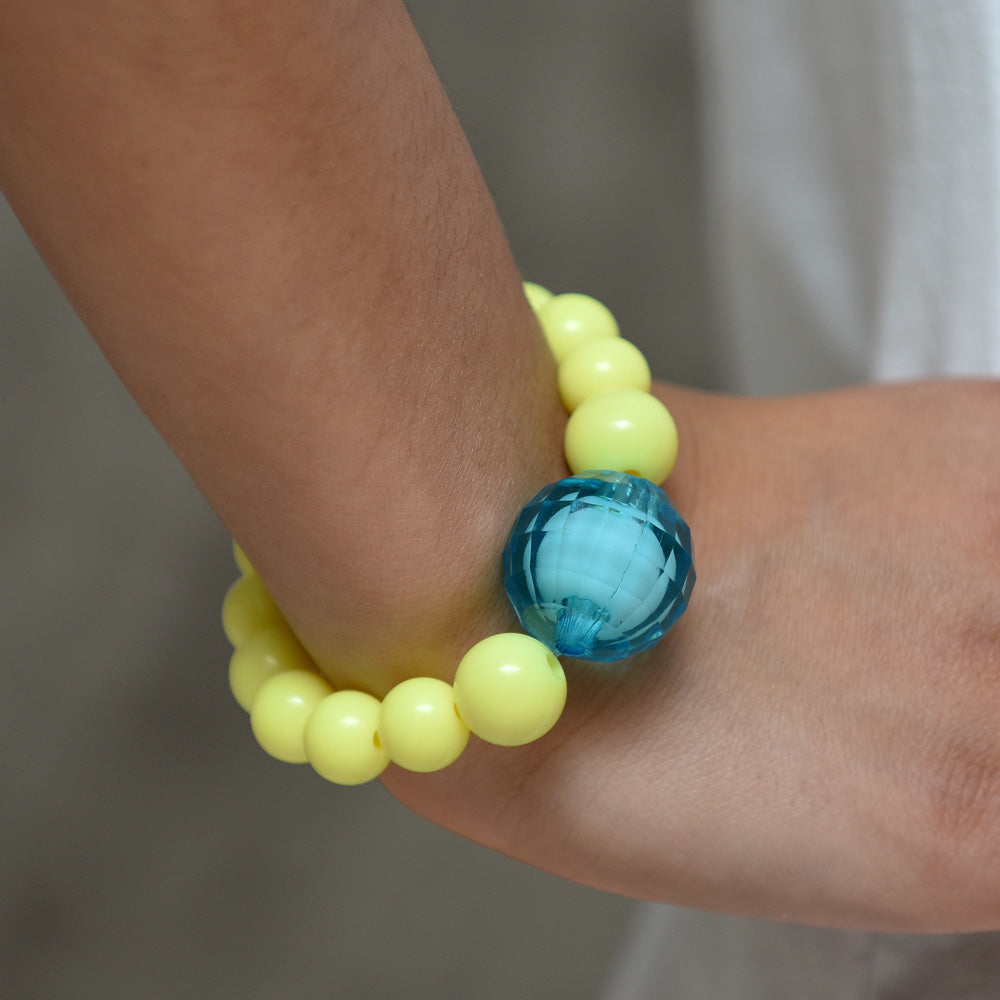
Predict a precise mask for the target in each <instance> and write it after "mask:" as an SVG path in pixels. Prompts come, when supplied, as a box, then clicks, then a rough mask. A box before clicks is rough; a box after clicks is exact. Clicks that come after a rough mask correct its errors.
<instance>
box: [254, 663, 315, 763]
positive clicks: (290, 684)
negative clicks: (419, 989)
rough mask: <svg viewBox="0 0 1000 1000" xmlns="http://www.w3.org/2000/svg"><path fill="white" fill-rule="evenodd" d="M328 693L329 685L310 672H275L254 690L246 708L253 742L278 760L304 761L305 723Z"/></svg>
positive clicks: (287, 761) (289, 761) (288, 761)
mask: <svg viewBox="0 0 1000 1000" xmlns="http://www.w3.org/2000/svg"><path fill="white" fill-rule="evenodd" d="M332 692H333V688H331V687H330V685H329V684H328V683H327V682H326V681H325V680H324V679H323V678H322V677H320V675H319V674H316V673H313V672H312V671H307V670H286V671H283V672H282V673H280V674H275V676H274V677H272V678H271V679H270V680H269V681H267V682H266V683H265V684H264V686H263V687H262V688H261V689H260V691H258V692H257V697H256V698H255V699H254V702H253V707H252V708H251V709H250V726H251V728H252V729H253V734H254V736H255V737H256V738H257V742H258V743H259V744H260V745H261V746H262V747H263V748H264V749H265V750H266V751H267V752H268V753H269V754H270V755H271V756H272V757H277V759H278V760H283V761H285V762H286V763H288V764H304V763H305V762H306V759H307V758H306V748H305V742H304V737H305V728H306V723H307V722H308V721H309V716H310V715H312V713H313V709H315V708H316V706H317V705H318V704H319V703H320V702H321V701H322V700H323V699H324V698H325V697H326V696H327V695H328V694H331V693H332Z"/></svg>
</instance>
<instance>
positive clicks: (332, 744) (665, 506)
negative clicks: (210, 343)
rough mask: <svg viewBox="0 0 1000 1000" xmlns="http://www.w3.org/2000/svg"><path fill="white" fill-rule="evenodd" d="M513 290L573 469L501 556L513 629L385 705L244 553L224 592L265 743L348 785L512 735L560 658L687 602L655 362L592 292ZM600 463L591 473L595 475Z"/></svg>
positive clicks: (657, 631) (246, 702) (557, 680)
mask: <svg viewBox="0 0 1000 1000" xmlns="http://www.w3.org/2000/svg"><path fill="white" fill-rule="evenodd" d="M524 291H525V295H526V296H527V298H528V301H529V303H530V304H531V307H532V309H533V310H534V312H535V315H536V317H537V319H538V321H539V325H540V326H541V328H542V331H543V332H544V334H545V337H546V340H547V341H548V344H549V347H550V348H551V350H552V353H553V354H554V356H555V358H556V361H557V362H558V372H559V393H560V396H561V398H562V400H563V403H564V404H565V406H566V409H567V410H568V411H569V413H570V416H569V419H568V421H567V424H566V437H565V451H566V461H567V464H568V466H569V468H570V471H571V472H572V473H573V474H572V475H571V476H569V477H568V478H566V479H562V480H560V481H559V482H557V483H553V484H551V485H549V486H546V487H545V489H543V490H542V491H541V492H540V493H538V495H537V496H535V497H534V499H532V500H531V501H530V502H529V503H528V505H527V506H526V507H525V508H524V509H523V510H522V511H521V513H520V514H519V515H518V518H517V520H516V522H515V524H514V527H513V529H512V531H511V534H510V538H509V540H508V542H507V545H506V547H505V548H504V552H503V566H504V584H505V588H506V591H507V595H508V597H509V598H510V601H511V604H512V605H513V607H514V610H515V612H516V613H517V616H518V619H519V620H520V622H521V625H522V626H523V627H524V629H525V631H526V632H527V633H529V634H528V635H524V634H521V633H501V634H499V635H492V636H489V637H488V638H486V639H483V640H482V641H481V642H478V643H477V644H476V645H475V646H473V647H472V649H470V650H469V651H468V652H467V653H466V654H465V656H464V657H462V660H461V661H460V663H459V665H458V668H457V670H456V672H455V676H454V680H453V682H452V683H451V684H448V683H446V682H445V681H442V680H439V679H437V678H435V677H413V678H410V679H409V680H405V681H403V682H401V683H400V684H397V685H396V686H395V687H394V688H392V690H391V691H389V693H388V694H387V695H386V696H385V697H384V698H383V699H382V700H381V701H379V700H378V699H377V698H374V697H372V696H371V695H369V694H366V693H365V692H362V691H348V690H340V691H334V690H333V688H332V687H331V685H330V684H329V683H328V682H327V680H326V678H325V677H323V675H322V674H321V672H320V670H319V668H318V667H317V666H316V664H315V663H314V662H313V661H312V659H311V657H310V656H309V654H308V653H307V652H306V650H305V649H304V648H303V646H302V645H301V643H300V642H299V641H298V639H297V638H296V637H295V635H294V634H293V632H292V630H291V628H290V627H289V625H288V623H287V622H286V621H285V618H284V616H283V615H282V613H281V611H280V610H279V608H278V607H277V605H276V604H275V602H274V600H273V599H272V598H271V595H270V594H269V593H268V591H267V588H266V587H265V585H264V583H263V581H262V580H261V578H260V576H259V575H258V574H257V573H256V571H255V570H254V568H253V566H252V565H251V564H250V562H249V561H248V559H247V557H246V555H245V554H244V552H243V550H242V549H241V548H240V546H239V545H237V544H236V542H235V541H234V542H233V553H234V556H235V559H236V563H237V566H238V568H239V570H240V572H241V575H240V577H239V579H237V581H236V582H235V583H234V584H233V585H232V586H231V587H230V588H229V590H228V591H227V593H226V597H225V600H224V601H223V605H222V625H223V629H224V631H225V633H226V637H227V638H228V639H229V641H230V642H231V643H232V645H233V647H234V652H233V655H232V659H231V660H230V664H229V683H230V687H231V689H232V692H233V695H234V696H235V698H236V700H237V702H239V704H240V705H241V706H242V707H243V708H244V709H246V710H247V711H248V712H249V713H250V723H251V728H252V730H253V733H254V736H255V737H256V739H257V741H258V742H259V743H260V745H261V746H262V747H263V748H264V750H266V751H267V752H268V753H269V754H271V755H272V756H274V757H276V758H278V759H279V760H282V761H287V762H289V763H305V762H308V763H309V764H311V765H312V767H313V768H314V769H315V770H316V771H317V772H318V773H319V774H320V775H322V776H323V777H324V778H326V779H327V780H329V781H332V782H335V783H337V784H342V785H357V784H362V783H364V782H366V781H370V780H371V779H373V778H376V777H378V775H379V774H381V773H382V771H383V770H384V769H385V768H386V766H387V765H388V764H389V762H390V761H391V762H393V763H395V764H398V765H400V766H401V767H404V768H407V769H409V770H411V771H420V772H427V771H436V770H439V769H440V768H443V767H447V766H448V765H449V764H451V763H452V762H453V761H455V760H456V759H457V758H458V756H459V755H460V754H461V753H462V751H463V750H464V749H465V746H466V744H467V742H468V740H469V734H470V733H474V734H475V735H476V736H478V737H479V738H480V739H482V740H485V741H486V742H488V743H493V744H496V745H498V746H506V747H512V746H521V745H524V744H526V743H530V742H532V741H533V740H536V739H538V738H539V737H540V736H543V735H544V734H545V733H547V732H548V731H549V730H550V729H551V728H552V726H554V725H555V723H556V721H557V720H558V719H559V716H560V715H561V714H562V710H563V707H564V705H565V702H566V676H565V674H564V672H563V668H562V665H561V664H560V662H559V659H558V658H557V654H558V655H561V656H568V657H581V658H585V659H588V660H592V661H598V662H611V661H617V660H621V659H623V658H625V657H626V656H629V655H631V654H632V653H636V652H639V651H641V650H644V649H649V648H650V647H651V646H653V645H654V644H655V643H657V642H658V641H659V640H660V639H661V638H662V636H663V635H664V634H665V633H666V631H667V630H668V629H669V628H670V627H671V625H673V624H674V622H675V621H676V620H677V619H678V618H679V617H680V615H681V614H682V613H683V611H684V609H685V608H686V607H687V604H688V600H689V599H690V596H691V591H692V588H693V587H694V582H695V572H694V564H693V562H692V549H691V536H690V532H689V530H688V526H687V525H686V524H685V523H684V521H683V519H682V518H681V517H680V515H679V514H678V513H677V512H676V510H675V509H674V507H673V505H672V504H671V502H670V500H669V499H668V498H667V495H666V494H665V493H664V492H663V490H662V489H660V488H659V486H657V485H656V484H657V483H660V482H662V481H663V480H664V479H665V478H666V477H667V475H668V474H669V472H670V470H671V468H672V467H673V465H674V461H675V459H676V457H677V429H676V426H675V425H674V421H673V418H672V417H671V416H670V413H669V411H668V410H667V408H666V407H665V406H664V405H663V404H662V403H661V402H660V401H659V400H658V399H656V398H655V397H654V396H652V395H651V394H650V392H649V389H650V386H651V384H652V380H651V376H650V371H649V366H648V364H647V363H646V359H645V358H644V357H643V355H642V353H641V352H640V351H639V350H638V348H636V347H635V346H634V345H633V344H631V343H629V342H628V341H626V340H623V339H622V338H621V336H620V334H619V330H618V324H617V322H616V321H615V319H614V317H613V316H612V314H611V313H610V312H609V311H608V309H607V308H606V307H605V306H604V305H602V304H601V303H600V302H598V301H597V300H596V299H592V298H590V297H589V296H586V295H578V294H565V295H553V294H552V293H551V292H549V291H548V290H546V289H544V288H542V287H541V286H540V285H536V284H533V283H530V282H526V283H525V285H524ZM594 470H597V471H594Z"/></svg>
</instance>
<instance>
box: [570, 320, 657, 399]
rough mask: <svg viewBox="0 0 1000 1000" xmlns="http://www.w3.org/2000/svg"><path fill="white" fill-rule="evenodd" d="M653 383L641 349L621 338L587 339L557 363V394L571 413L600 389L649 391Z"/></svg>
mask: <svg viewBox="0 0 1000 1000" xmlns="http://www.w3.org/2000/svg"><path fill="white" fill-rule="evenodd" d="M652 382H653V380H652V376H651V375H650V372H649V365H648V364H647V363H646V359H645V358H644V357H643V355H642V351H640V350H639V348H638V347H636V346H635V344H631V343H629V342H628V341H627V340H622V339H621V337H601V338H600V339H599V340H589V341H587V343H585V344H581V345H580V346H579V347H577V348H575V349H574V350H572V351H570V353H569V354H567V355H566V357H565V358H563V360H562V363H561V364H560V365H559V395H560V396H562V401H563V405H564V406H565V407H566V409H567V410H569V412H570V413H572V412H573V411H574V410H575V409H576V408H577V407H578V406H579V405H580V404H581V403H582V402H583V401H584V400H585V399H587V398H589V397H590V396H596V395H597V394H598V393H599V392H607V391H608V389H639V390H640V391H641V392H649V387H650V386H651V385H652Z"/></svg>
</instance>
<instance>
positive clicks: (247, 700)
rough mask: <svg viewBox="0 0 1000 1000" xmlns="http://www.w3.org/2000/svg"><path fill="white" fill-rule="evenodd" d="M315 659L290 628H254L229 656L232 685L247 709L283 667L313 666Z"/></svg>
mask: <svg viewBox="0 0 1000 1000" xmlns="http://www.w3.org/2000/svg"><path fill="white" fill-rule="evenodd" d="M312 669H313V662H312V658H311V657H310V656H309V654H308V653H307V652H306V651H305V650H304V649H303V648H302V645H301V644H300V643H299V640H298V639H296V638H295V636H294V635H292V633H291V631H290V630H289V629H287V628H269V629H265V630H264V631H263V632H254V633H253V634H252V635H251V636H249V637H248V638H247V639H246V641H245V642H243V643H242V644H241V645H240V646H238V647H237V648H236V649H235V650H234V651H233V655H232V657H231V658H230V660H229V688H230V690H231V691H232V692H233V697H234V698H235V699H236V700H237V702H239V704H240V705H241V706H242V707H243V708H244V709H246V710H247V711H248V712H249V711H250V709H251V707H252V706H253V702H254V698H256V697H257V692H258V691H259V690H260V689H261V688H262V687H263V686H264V684H265V683H266V682H267V681H269V680H270V679H271V678H272V677H273V676H274V675H275V674H279V673H281V672H282V671H284V670H312Z"/></svg>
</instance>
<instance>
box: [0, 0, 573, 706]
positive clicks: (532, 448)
mask: <svg viewBox="0 0 1000 1000" xmlns="http://www.w3.org/2000/svg"><path fill="white" fill-rule="evenodd" d="M0 94H2V95H3V97H2V98H0V100H2V105H0V181H2V184H3V187H4V190H5V192H6V193H7V195H8V197H9V199H10V201H11V203H12V204H13V206H14V208H15V210H16V211H17V212H18V214H19V215H20V217H21V218H22V220H23V222H24V224H25V226H26V228H27V229H28V231H29V233H30V235H31V236H32V238H33V240H34V241H35V243H36V245H37V246H38V247H39V249H40V251H41V253H42V254H43V256H44V257H45V259H46V261H47V263H48V264H49V266H50V267H51V268H52V270H53V271H54V273H55V274H56V275H57V277H58V278H59V280H60V282H61V284H62V286H63V288H64V289H65V290H66V292H67V294H68V296H69V297H70V299H71V301H72V302H73V303H74V305H75V306H76V308H77V309H78V311H79V312H80V314H81V315H82V316H83V318H84V320H85V322H86V323H87V325H88V327H89V329H90V330H91V332H92V333H93V335H94V336H95V338H96V339H97V340H98V342H99V343H100V345H101V347H102V349H103V350H104V352H105V353H106V355H107V356H108V358H109V360H110V361H111V363H112V364H113V365H114V367H115V368H116V370H117V371H118V372H119V374H120V376H121V377H122V379H123V380H124V382H125V383H126V385H127V386H128V387H129V389H130V390H131V392H132V393H133V395H134V396H135V397H136V399H137V400H138V402H139V403H140V405H141V406H142V407H143V408H144V409H145V410H146V412H147V413H148V414H149V416H150V417H151V419H152V420H153V421H154V423H155V424H156V425H157V427H158V428H159V430H160V431H161V433H162V434H163V435H164V437H165V438H166V440H167V441H168V443H169V444H170V445H171V447H172V448H173V449H174V450H175V451H176V452H177V453H178V455H179V456H180V457H181V459H182V460H183V461H184V463H185V465H186V466H187V468H188V469H189V471H190V472H191V474H192V475H193V477H194V478H195V480H196V482H197V483H198V485H199V486H200V488H201V489H202V490H203V492H204V493H205V495H206V496H207V497H208V499H209V501H210V502H211V503H212V504H213V506H214V507H215V508H216V510H217V511H218V512H219V513H220V515H221V516H222V517H223V519H224V520H225V521H226V523H227V525H228V526H229V527H230V528H231V529H232V530H233V532H234V533H235V534H236V535H237V537H239V539H240V540H241V542H243V543H244V545H245V546H246V548H247V549H248V550H249V552H250V554H251V556H252V558H253V559H254V561H255V563H257V564H258V565H259V568H260V569H261V571H262V572H263V573H264V575H265V576H266V578H267V579H268V583H269V585H270V586H271V589H272V590H273V592H274V593H275V594H276V596H277V597H278V599H279V602H280V603H281V604H282V605H283V607H284V608H285V610H286V611H287V612H288V613H289V614H290V616H291V617H292V619H293V622H294V624H295V625H296V627H297V628H298V630H299V631H300V633H302V634H303V635H304V637H305V638H306V640H307V641H308V642H309V644H310V646H311V647H312V648H313V651H314V653H316V655H317V656H318V657H319V658H320V659H321V660H323V661H324V662H325V663H326V664H327V665H328V668H329V669H330V670H331V671H332V672H333V673H335V674H336V673H337V672H338V671H340V672H343V671H345V670H346V671H347V672H348V673H354V672H356V670H357V668H358V666H359V665H363V666H364V668H365V670H367V671H369V675H370V676H373V677H375V678H376V679H375V680H373V681H372V686H373V687H376V688H378V687H383V686H384V685H385V684H386V683H388V681H389V680H390V679H392V678H394V677H398V676H399V675H401V674H409V673H412V672H414V664H413V660H414V659H415V660H417V661H418V662H419V661H423V662H420V667H421V669H425V670H436V672H439V673H447V671H448V670H449V669H450V668H452V667H453V664H451V663H448V662H447V660H448V656H449V654H450V653H451V652H453V651H452V650H449V649H444V650H441V656H442V657H443V662H440V663H437V664H435V663H431V662H430V661H429V658H430V657H431V656H432V652H431V651H432V648H433V647H434V646H435V645H439V644H440V643H441V642H442V641H454V642H455V643H456V649H457V647H458V646H460V645H461V644H462V643H463V642H466V641H467V640H468V638H470V637H468V636H461V635H458V634H457V633H458V631H460V629H458V628H453V630H452V631H453V632H454V633H456V634H455V635H454V636H449V637H448V638H447V640H446V639H445V637H444V636H443V635H442V634H440V633H441V629H442V626H443V622H444V621H446V620H447V619H449V618H451V617H454V616H455V615H458V614H464V615H465V619H466V620H467V621H468V622H469V623H468V625H467V627H468V628H469V629H470V630H471V629H479V628H480V626H481V622H478V621H472V620H471V618H475V617H477V616H478V617H480V618H481V617H482V615H483V613H484V612H483V608H484V607H486V606H487V605H488V604H490V603H491V601H492V597H491V595H493V594H494V593H495V591H496V577H495V569H494V563H495V560H496V558H497V554H498V551H499V549H498V546H499V544H500V540H501V538H502V532H503V530H504V528H505V527H506V525H507V522H508V521H509V520H510V518H511V517H512V516H513V514H514V513H515V512H516V509H517V506H518V504H519V503H522V502H523V501H524V500H525V499H526V496H525V491H527V492H528V493H530V492H531V491H532V490H533V489H536V488H537V487H538V486H540V485H541V484H542V483H543V482H545V481H547V479H550V478H552V477H553V476H555V475H558V472H559V422H560V419H561V417H560V410H559V406H558V401H557V399H556V397H555V393H554V389H553V377H552V371H551V367H550V364H551V363H550V362H549V360H548V357H547V352H546V349H545V347H544V345H543V344H542V342H541V339H540V338H539V336H538V334H537V331H536V330H535V327H534V323H533V320H532V319H531V316H530V313H529V311H528V309H527V307H526V305H525V303H524V301H523V297H522V296H521V293H520V287H519V279H518V275H517V272H516V269H515V267H514V265H513V262H512V260H511V258H510V254H509V251H508V249H507V246H506V243H505V240H504V237H503V233H502V230H501V228H500V225H499V223H498V221H497V219H496V216H495V212H494V209H493V207H492V204H491V202H490V199H489V197H488V194H487V193H486V191H485V189H484V186H483V183H482V180H481V178H480V176H479V173H478V170H477V168H476V166H475V163H474V161H473V158H472V156H471V154H470V152H469V149H468V147H467V145H466V143H465V140H464V137H463V136H462V133H461V130H460V128H459V126H458V124H457V122H456V121H455V118H454V116H453V115H452V113H451V110H450V108H449V106H448V103H447V101H446V99H445V97H444V95H443V94H442V92H441V90H440V88H439V86H438V84H437V81H436V78H435V76H434V73H433V70H432V68H431V67H430V64H429V62H428V61H427V58H426V56H425V54H424V52H423V49H422V47H421V45H420V42H419V40H418V38H417V36H416V34H415V32H414V30H413V28H412V26H411V24H410V23H409V20H408V18H407V15H406V12H405V9H404V7H403V5H402V4H401V3H397V2H389V0H379V2H371V0H367V2H362V0H329V2H313V0H298V2H290V3H283V4H280V5H276V4H267V3H246V2H244V3H237V2H235V0H234V2H226V0H217V2H201V0H188V2H184V3H178V2H175V3H167V4H163V3H159V4H146V3H132V4H130V5H127V6H125V7H123V6H122V5H120V4H113V3H95V4H88V5H76V4H72V3H69V2H66V3H63V4H58V5H53V4H46V5H35V4H31V3H27V2H24V3H14V4H8V5H7V6H6V7H5V8H4V9H3V11H2V13H0ZM473 608H476V609H478V611H477V614H476V615H471V618H470V611H471V609H473ZM493 608H494V610H493V611H492V612H491V613H492V614H494V615H496V616H499V615H501V614H502V613H501V612H500V611H499V605H498V604H494V605H493ZM421 622H423V623H424V624H422V625H421V624H419V623H421ZM404 626H405V627H404ZM414 628H416V629H417V630H418V631H417V633H416V634H413V629H414ZM404 632H405V633H406V634H407V635H409V636H410V638H409V640H408V641H410V642H412V645H411V646H410V648H409V649H408V650H406V653H407V656H408V657H411V659H409V662H408V663H407V664H405V665H401V664H399V663H398V662H397V663H395V664H394V663H393V662H391V661H393V660H394V659H395V658H398V657H399V656H400V654H401V648H400V644H401V642H402V641H403V638H402V637H403V634H404ZM365 633H368V637H367V638H362V636H363V635H364V634H365ZM421 633H423V634H421ZM372 634H374V635H376V636H377V638H375V639H374V640H373V639H372V638H371V635H372ZM473 638H474V636H473ZM344 653H346V658H342V657H343V654H344ZM346 661H349V664H350V665H346V666H345V662H346ZM373 671H374V673H372V672H373ZM380 672H381V673H383V674H384V677H382V678H381V679H379V673H380Z"/></svg>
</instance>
